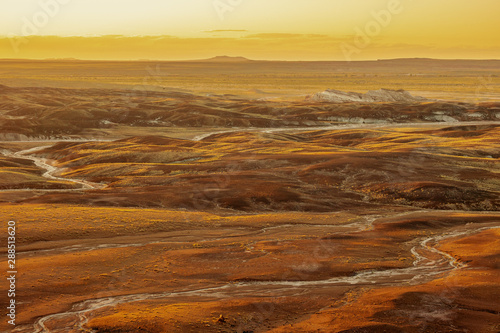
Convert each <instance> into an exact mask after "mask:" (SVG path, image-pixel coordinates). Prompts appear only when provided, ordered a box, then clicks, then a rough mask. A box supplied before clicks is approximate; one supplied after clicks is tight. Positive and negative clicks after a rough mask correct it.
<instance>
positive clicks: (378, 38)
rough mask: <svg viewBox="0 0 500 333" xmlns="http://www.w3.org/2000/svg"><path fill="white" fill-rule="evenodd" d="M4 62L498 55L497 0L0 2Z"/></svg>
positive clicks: (0, 49) (499, 4) (499, 23)
mask: <svg viewBox="0 0 500 333" xmlns="http://www.w3.org/2000/svg"><path fill="white" fill-rule="evenodd" d="M0 9H1V10H0V58H42V59H43V58H79V59H161V60H182V59H201V58H209V57H213V56H217V55H232V56H244V57H247V58H252V59H269V60H365V59H380V58H401V57H433V58H474V59H492V58H495V59H499V58H500V38H498V31H499V30H500V20H498V13H500V1H499V0H476V1H472V0H432V1H431V0H0Z"/></svg>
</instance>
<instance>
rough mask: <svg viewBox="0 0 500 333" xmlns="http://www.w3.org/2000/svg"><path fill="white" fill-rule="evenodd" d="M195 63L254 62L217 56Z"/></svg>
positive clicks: (242, 58)
mask: <svg viewBox="0 0 500 333" xmlns="http://www.w3.org/2000/svg"><path fill="white" fill-rule="evenodd" d="M194 61H200V62H252V61H253V60H250V59H248V58H245V57H230V56H217V57H213V58H209V59H202V60H194Z"/></svg>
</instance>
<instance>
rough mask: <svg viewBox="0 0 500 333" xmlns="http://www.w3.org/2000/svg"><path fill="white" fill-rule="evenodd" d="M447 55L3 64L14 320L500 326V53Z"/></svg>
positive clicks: (155, 329)
mask: <svg viewBox="0 0 500 333" xmlns="http://www.w3.org/2000/svg"><path fill="white" fill-rule="evenodd" d="M429 61H430V60H419V61H417V60H413V62H410V63H404V64H401V63H396V64H394V63H391V64H385V63H383V64H380V63H377V62H375V64H373V63H361V64H332V63H327V64H317V63H316V64H301V65H300V64H290V63H286V64H275V66H271V64H268V63H266V64H262V63H250V64H247V63H244V64H213V63H205V64H203V63H189V62H188V63H175V64H173V63H160V64H155V63H122V62H116V63H93V62H79V61H73V62H72V61H60V62H57V61H54V62H43V61H41V62H24V63H23V62H19V61H18V62H16V61H7V60H3V61H0V84H1V86H0V129H1V131H0V134H1V138H0V139H1V142H0V153H1V155H0V219H1V220H2V221H4V222H3V225H4V230H5V232H4V231H2V235H3V236H2V238H3V240H2V246H3V248H2V251H3V252H4V253H6V252H7V249H6V241H5V240H6V239H7V226H6V224H7V222H8V221H9V220H14V221H16V269H17V272H18V273H17V276H16V278H17V279H16V324H17V325H16V326H15V327H12V326H10V325H9V324H8V323H7V319H6V318H5V317H6V316H4V319H3V320H2V321H1V322H0V331H2V332H26V333H28V332H52V333H57V332H61V333H62V332H64V333H67V332H96V333H104V332H109V333H110V332H144V333H146V332H151V333H160V332H224V333H226V332H227V333H234V332H237V333H243V332H247V333H248V332H254V333H260V332H273V333H277V332H283V333H284V332H325V333H326V332H351V333H354V332H415V333H420V332H478V333H483V332H492V333H493V332H495V333H496V332H499V331H500V315H499V312H500V303H499V302H498V299H500V283H499V281H500V238H499V236H500V229H499V227H500V210H499V207H500V195H499V194H500V175H499V172H500V164H499V160H498V159H499V158H500V151H499V144H498V138H499V137H500V102H498V101H499V100H500V98H499V97H500V96H499V93H500V82H499V81H498V72H499V70H498V66H497V64H496V63H495V62H494V63H490V62H482V63H480V64H478V63H476V62H473V63H461V62H458V63H457V62H441V61H436V62H435V63H432V64H433V66H429ZM396 62H398V61H396ZM335 66H337V67H335ZM148 68H149V70H148ZM221 68H222V69H221ZM436 68H437V69H436ZM104 69H106V70H104ZM329 69H330V70H331V72H329V71H328V70H329ZM162 71H163V72H162ZM165 72H166V73H167V74H158V75H157V76H154V75H153V74H151V73H165ZM407 74H411V75H407ZM294 75H295V77H293V76H294ZM495 75H496V76H495ZM160 76H161V78H160ZM144 77H147V78H148V79H147V83H148V84H147V85H144V84H141V82H145V81H144V80H143V78H144ZM266 77H267V81H266ZM141 78H142V79H141ZM200 78H201V79H200ZM485 78H486V80H487V81H484V80H483V81H481V80H482V79H485ZM165 80H166V81H168V80H170V81H168V82H169V83H168V84H167V83H165V82H166V81H165ZM294 80H295V81H294ZM322 80H323V81H322ZM342 80H344V81H342ZM478 80H479V81H478ZM358 81H363V82H364V83H362V84H361V86H359V88H358V89H359V90H360V91H361V92H363V91H366V90H368V89H372V88H374V89H378V88H381V87H382V88H391V89H403V88H404V89H407V90H410V92H411V93H412V94H416V95H421V96H424V97H427V98H429V100H428V101H425V102H412V103H397V102H393V103H366V104H360V103H345V104H331V103H325V102H311V101H309V100H307V99H306V98H305V95H310V94H312V93H314V92H319V91H322V90H325V89H327V88H335V89H339V90H346V91H348V90H356V89H353V87H354V88H355V86H356V82H358ZM194 82H199V85H195V84H194ZM259 82H260V83H259ZM308 82H309V85H308ZM342 82H343V83H344V85H342ZM477 82H480V83H478V84H476V83H477ZM190 83H191V84H190ZM278 83H279V84H282V89H283V91H281V92H280V91H279V90H280V85H279V84H278ZM134 87H135V88H134ZM137 87H141V88H140V89H139V88H137ZM249 87H250V88H249ZM409 87H410V88H409ZM417 87H418V88H417ZM443 87H446V88H443ZM412 88H413V89H412ZM356 91H357V90H356ZM419 92H420V94H419ZM302 93H303V94H302ZM1 262H2V263H1V266H2V267H7V257H6V256H3V257H2V259H1ZM8 289H9V285H8V281H7V280H6V279H3V280H2V281H1V282H0V290H4V291H7V290H8ZM5 294H6V293H5ZM8 301H9V300H8V298H7V297H6V296H2V297H1V298H0V306H1V307H2V308H4V309H5V308H6V306H7V302H8Z"/></svg>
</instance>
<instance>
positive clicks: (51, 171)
mask: <svg viewBox="0 0 500 333" xmlns="http://www.w3.org/2000/svg"><path fill="white" fill-rule="evenodd" d="M50 147H51V145H50V146H41V147H34V148H30V149H26V150H21V151H18V152H10V151H7V150H4V151H2V154H3V155H4V156H7V157H13V158H21V159H25V160H30V161H33V162H34V163H35V165H36V166H37V167H39V168H40V169H43V170H45V172H44V173H43V174H42V177H44V178H47V179H50V180H57V181H61V182H71V183H75V184H78V185H80V186H81V188H76V189H50V190H48V189H31V188H23V189H4V190H2V191H9V192H13V191H15V192H20V191H34V190H36V191H42V192H55V191H57V192H60V191H80V190H100V189H103V188H105V187H106V186H107V185H105V184H100V183H94V182H89V181H86V180H82V179H76V178H63V177H58V176H56V174H58V173H60V172H61V171H62V169H61V168H58V167H55V166H53V165H50V164H49V163H47V162H48V161H47V159H45V158H41V157H38V156H35V155H32V154H33V153H35V152H37V151H40V150H43V149H45V148H50Z"/></svg>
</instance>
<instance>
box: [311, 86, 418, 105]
mask: <svg viewBox="0 0 500 333" xmlns="http://www.w3.org/2000/svg"><path fill="white" fill-rule="evenodd" d="M309 100H310V101H313V102H330V103H349V102H359V103H374V102H407V103H412V102H424V101H427V99H426V98H423V97H418V96H412V95H411V94H410V93H409V92H407V91H405V90H391V89H379V90H370V91H368V92H367V93H366V94H361V93H356V92H344V91H340V90H333V89H328V90H325V91H323V92H319V93H316V94H314V95H313V96H312V97H310V98H309Z"/></svg>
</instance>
